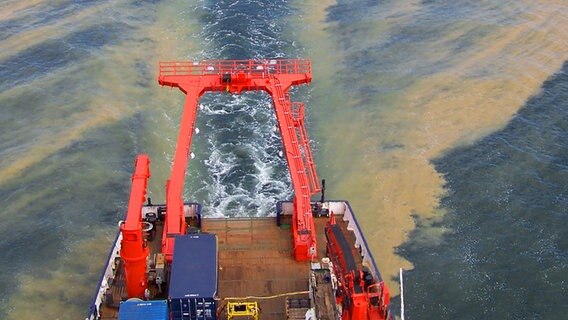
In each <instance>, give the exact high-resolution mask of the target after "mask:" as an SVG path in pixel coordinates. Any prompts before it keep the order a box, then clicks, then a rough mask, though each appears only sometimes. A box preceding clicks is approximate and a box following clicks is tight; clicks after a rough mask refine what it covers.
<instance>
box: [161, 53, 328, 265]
mask: <svg viewBox="0 0 568 320" xmlns="http://www.w3.org/2000/svg"><path fill="white" fill-rule="evenodd" d="M310 81H311V63H310V61H309V60H262V61H256V60H209V61H201V62H162V63H160V74H159V77H158V82H159V83H160V84H161V85H163V86H170V87H176V88H179V89H180V90H182V91H183V92H184V93H185V94H186V95H187V97H186V101H185V107H184V112H183V116H182V121H181V124H180V131H179V137H178V143H177V147H176V153H175V157H174V163H173V166H172V173H171V176H170V179H169V180H168V183H167V185H166V201H167V203H166V224H165V228H164V237H163V242H162V252H163V253H164V254H165V255H166V259H167V260H168V261H171V259H172V257H173V248H174V247H173V245H174V237H175V236H176V235H177V234H183V233H185V229H186V226H185V219H184V216H183V199H182V193H183V185H184V181H185V170H186V167H187V161H188V159H187V158H188V155H189V152H190V147H191V138H192V134H193V130H194V125H195V119H196V112H197V104H198V101H199V98H200V97H201V95H203V94H204V93H205V92H207V91H212V92H223V91H227V92H230V93H233V94H238V93H241V92H242V91H251V90H263V91H266V92H267V93H268V94H270V96H271V97H272V98H273V99H274V109H275V112H276V117H277V120H278V126H279V128H280V133H281V135H282V142H283V145H284V151H285V154H286V160H287V162H288V167H289V169H290V177H291V179H292V184H293V187H294V208H295V209H294V216H293V220H294V223H293V224H292V225H293V228H292V231H293V238H294V256H295V257H296V259H297V260H309V259H311V258H314V257H315V255H316V250H315V249H316V239H315V230H314V229H315V228H314V223H313V220H312V213H311V207H310V196H311V195H312V192H319V183H318V182H317V181H318V180H317V174H316V172H315V166H314V165H313V160H312V159H311V150H310V149H309V144H308V143H307V141H308V140H307V136H306V134H305V128H304V125H303V119H301V121H299V118H297V119H294V117H293V116H292V107H291V104H290V100H289V96H288V89H289V88H290V87H291V86H292V85H300V84H306V83H309V82H310ZM297 130H299V131H300V139H298V133H297ZM299 145H301V146H302V150H303V151H304V152H303V153H302V152H301V151H300V146H299ZM306 146H307V147H306ZM306 166H308V169H307V170H306ZM308 173H309V174H308ZM314 179H315V180H314ZM314 181H315V182H314ZM310 185H311V186H312V187H311V188H310Z"/></svg>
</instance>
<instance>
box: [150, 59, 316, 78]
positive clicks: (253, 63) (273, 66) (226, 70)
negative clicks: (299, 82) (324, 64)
mask: <svg viewBox="0 0 568 320" xmlns="http://www.w3.org/2000/svg"><path fill="white" fill-rule="evenodd" d="M159 69H160V75H159V76H160V77H164V76H187V75H209V74H216V75H219V74H221V75H222V74H233V73H248V74H258V75H261V74H305V73H311V61H310V60H307V59H263V60H203V61H195V62H193V61H171V62H160V65H159Z"/></svg>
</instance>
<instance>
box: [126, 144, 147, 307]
mask: <svg viewBox="0 0 568 320" xmlns="http://www.w3.org/2000/svg"><path fill="white" fill-rule="evenodd" d="M134 167H135V168H134V174H133V175H132V189H131V191H130V201H129V203H128V211H127V213H126V220H125V221H124V223H122V224H121V225H120V232H122V243H121V249H120V256H121V258H122V260H123V261H124V271H125V274H126V291H127V294H128V298H140V299H144V293H145V291H146V289H147V288H148V282H147V279H146V259H147V258H148V248H147V247H146V245H145V243H144V239H143V238H142V205H143V204H144V201H146V187H147V185H148V179H149V178H150V159H149V158H148V156H147V155H145V154H141V155H138V157H136V161H135V162H134Z"/></svg>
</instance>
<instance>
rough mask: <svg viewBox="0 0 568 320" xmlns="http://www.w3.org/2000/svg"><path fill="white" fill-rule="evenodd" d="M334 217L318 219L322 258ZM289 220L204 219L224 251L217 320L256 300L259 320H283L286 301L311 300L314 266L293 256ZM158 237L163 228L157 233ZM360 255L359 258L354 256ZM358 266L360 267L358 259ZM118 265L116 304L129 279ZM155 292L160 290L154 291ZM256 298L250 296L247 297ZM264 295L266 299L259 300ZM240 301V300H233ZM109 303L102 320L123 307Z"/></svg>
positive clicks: (343, 227) (156, 242)
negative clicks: (235, 304) (233, 305)
mask: <svg viewBox="0 0 568 320" xmlns="http://www.w3.org/2000/svg"><path fill="white" fill-rule="evenodd" d="M328 219H329V218H327V217H322V218H314V221H315V226H316V231H317V240H318V257H320V258H321V257H324V256H325V250H326V249H325V247H326V239H325V234H324V226H325V224H326V222H327V221H328ZM290 220H291V217H290V216H283V217H282V225H281V226H280V227H278V226H277V225H276V220H275V218H273V217H265V218H264V217H261V218H257V217H255V218H222V219H207V218H206V219H203V220H202V226H201V231H202V232H207V233H214V234H216V235H217V239H218V240H217V241H218V252H219V270H218V271H219V273H218V276H219V277H218V292H217V295H218V298H219V299H220V301H219V304H218V306H219V307H218V310H219V311H218V315H219V317H218V319H227V316H226V313H225V305H226V303H227V301H229V300H232V301H243V302H244V301H257V302H258V305H259V309H260V318H261V319H263V320H276V319H278V320H282V319H287V316H286V297H291V298H306V299H307V298H308V294H307V293H301V294H291V293H296V292H306V291H307V290H308V278H309V271H310V263H309V262H297V261H295V260H294V258H293V256H292V238H291V237H292V235H291V230H290V222H291V221H290ZM337 223H338V224H339V225H340V227H341V230H342V231H343V232H344V234H345V237H346V239H347V240H348V241H349V242H350V243H354V236H353V233H351V232H348V230H347V225H346V223H345V222H344V221H343V220H342V219H337ZM156 234H157V235H159V234H161V230H159V229H158V230H157V233H156ZM160 242H161V237H159V236H158V237H156V238H154V239H153V241H152V242H150V243H149V247H150V250H151V253H150V255H152V254H153V253H155V252H156V250H158V249H159V247H160V245H159V244H160ZM355 256H356V257H359V255H355ZM357 260H358V261H357V263H361V261H360V259H359V258H357ZM121 269H122V267H121V266H119V270H118V274H117V276H116V278H115V279H114V281H113V283H112V284H111V292H109V295H112V297H113V300H114V301H115V302H118V301H120V300H121V299H124V296H125V292H126V291H125V288H124V276H123V274H122V270H121ZM151 290H152V291H153V292H155V289H152V288H151ZM251 296H252V297H256V298H247V297H251ZM257 297H262V298H257ZM232 298H236V299H232ZM116 307H117V305H115V306H109V305H106V306H104V307H103V308H102V310H101V316H102V319H117V314H118V308H116Z"/></svg>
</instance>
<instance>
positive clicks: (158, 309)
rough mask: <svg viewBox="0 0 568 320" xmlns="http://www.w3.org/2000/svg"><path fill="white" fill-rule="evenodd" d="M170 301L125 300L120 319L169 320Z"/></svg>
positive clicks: (120, 310)
mask: <svg viewBox="0 0 568 320" xmlns="http://www.w3.org/2000/svg"><path fill="white" fill-rule="evenodd" d="M168 318H169V317H168V301H167V300H156V301H125V302H121V303H120V309H119V310H118V320H168Z"/></svg>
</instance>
